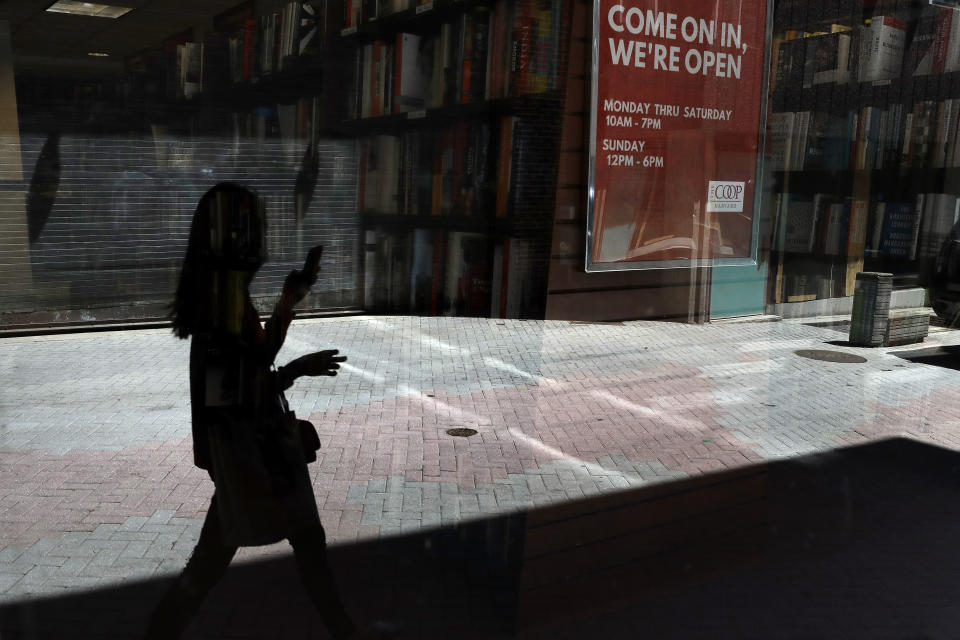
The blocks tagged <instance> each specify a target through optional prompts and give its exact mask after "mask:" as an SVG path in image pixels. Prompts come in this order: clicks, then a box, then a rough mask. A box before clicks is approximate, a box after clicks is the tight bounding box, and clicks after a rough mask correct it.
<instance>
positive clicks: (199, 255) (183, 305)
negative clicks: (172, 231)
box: [169, 182, 266, 338]
mask: <svg viewBox="0 0 960 640" xmlns="http://www.w3.org/2000/svg"><path fill="white" fill-rule="evenodd" d="M265 236H266V229H265V217H264V207H263V201H262V199H261V198H260V197H259V196H257V194H256V193H255V192H254V191H252V190H250V189H247V188H246V187H241V186H239V185H236V184H233V183H230V182H221V183H219V184H217V185H216V186H214V187H213V188H212V189H210V190H209V191H207V192H206V193H205V194H203V197H202V198H200V202H198V203H197V209H196V211H195V212H194V214H193V222H192V223H191V225H190V239H189V240H188V242H187V255H186V257H185V258H184V260H183V267H182V268H181V270H180V280H179V282H178V284H177V292H176V294H175V296H174V299H173V302H171V303H170V306H169V308H170V317H171V318H172V320H173V333H174V334H175V335H176V336H177V337H178V338H187V337H189V336H190V335H191V334H193V333H195V332H197V331H203V330H208V329H210V328H211V326H212V324H213V323H214V316H215V314H216V306H217V304H218V302H219V301H218V300H217V298H218V292H217V291H216V290H215V289H214V286H215V285H213V284H212V283H214V282H215V281H216V280H215V278H214V277H213V276H214V275H216V274H219V273H226V272H234V273H236V272H250V271H254V272H255V271H256V270H257V269H259V268H260V266H261V265H262V264H263V262H264V260H265V259H266V238H265Z"/></svg>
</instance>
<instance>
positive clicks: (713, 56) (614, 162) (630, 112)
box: [587, 0, 767, 270]
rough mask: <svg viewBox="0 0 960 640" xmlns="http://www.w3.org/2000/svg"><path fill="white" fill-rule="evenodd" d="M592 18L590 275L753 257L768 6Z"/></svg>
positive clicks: (604, 5)
mask: <svg viewBox="0 0 960 640" xmlns="http://www.w3.org/2000/svg"><path fill="white" fill-rule="evenodd" d="M594 17H595V27H594V38H595V40H594V91H593V101H592V104H591V107H592V126H591V133H592V139H591V156H592V158H591V183H590V202H589V215H590V223H589V225H588V230H587V234H588V237H587V251H588V255H587V269H588V270H604V269H631V268H650V267H654V266H658V267H659V266H665V265H664V263H667V265H666V266H683V265H685V264H691V262H690V261H692V260H715V259H725V258H729V259H736V258H740V259H750V258H751V256H752V254H751V251H752V249H753V247H752V240H753V227H754V224H753V222H754V215H755V212H754V194H755V189H756V170H757V155H758V143H759V125H760V114H761V107H762V104H763V73H764V66H763V65H764V45H765V38H766V23H767V3H766V0H714V1H713V2H709V1H708V2H704V1H703V0H666V1H664V0H626V1H623V2H616V1H613V0H595V5H594ZM652 263H657V264H652Z"/></svg>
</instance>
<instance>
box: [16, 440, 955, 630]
mask: <svg viewBox="0 0 960 640" xmlns="http://www.w3.org/2000/svg"><path fill="white" fill-rule="evenodd" d="M957 540H960V454H958V453H956V452H953V451H949V450H946V449H941V448H938V447H934V446H931V445H926V444H921V443H918V442H914V441H911V440H906V439H893V440H887V441H883V442H877V443H872V444H867V445H862V446H857V447H851V448H846V449H840V450H836V451H832V452H828V453H823V454H818V455H810V456H805V457H802V458H797V459H792V460H785V461H777V462H772V463H769V464H762V465H755V466H751V467H745V468H742V469H737V470H732V471H727V472H723V473H718V474H710V475H706V476H700V477H696V478H692V479H687V480H683V481H679V482H671V483H665V484H658V485H653V486H650V487H645V488H642V489H637V490H631V491H625V492H621V493H617V494H607V495H603V496H599V497H595V498H592V499H587V500H581V501H577V502H569V503H564V504H560V505H554V506H550V507H547V508H543V509H536V510H531V511H527V512H524V513H518V514H516V515H512V516H506V517H497V518H492V519H488V520H478V521H473V522H469V523H465V524H462V525H460V526H458V527H449V528H445V529H439V530H435V531H431V532H426V533H420V534H417V535H409V536H403V537H397V538H387V539H382V540H377V541H371V542H366V543H358V544H354V545H345V546H338V547H332V548H331V549H330V560H331V564H332V565H333V569H334V571H335V573H336V575H337V576H338V580H339V583H340V587H341V592H342V595H343V598H344V600H345V603H346V605H347V607H348V609H350V610H351V611H352V612H354V613H355V614H356V615H357V617H358V618H359V619H361V620H363V621H366V622H368V623H370V622H372V621H375V620H386V621H390V622H393V623H399V624H400V625H402V629H403V631H402V632H401V633H400V634H398V635H397V637H399V638H506V637H527V638H537V639H540V638H542V639H544V640H547V639H551V640H552V639H556V638H586V637H590V638H592V637H604V638H609V637H616V638H644V637H646V638H707V637H710V638H731V639H733V638H736V639H742V638H757V639H760V638H763V639H768V638H844V639H850V638H864V639H866V638H870V639H876V638H911V639H919V638H930V639H934V638H949V637H956V634H957V629H960V607H957V606H956V603H957V602H958V601H960V547H958V545H957V544H956V541H957ZM165 585H166V582H165V581H163V580H155V581H150V582H146V583H137V584H129V585H123V586H119V587H117V588H112V589H105V590H100V591H96V592H86V593H81V594H77V595H72V596H67V597H61V598H50V599H36V600H33V601H30V602H24V603H14V604H9V605H6V606H4V607H2V608H0V637H2V638H3V639H4V640H11V639H30V640H33V639H39V638H44V639H47V638H50V639H52V638H133V637H137V635H138V633H139V632H140V630H141V629H142V627H143V625H144V624H145V621H146V618H147V616H148V614H149V612H150V610H151V608H152V607H153V605H154V603H155V602H156V600H157V599H158V598H159V596H160V593H161V591H162V590H163V587H164V586H165ZM187 637H189V638H303V637H318V638H321V637H326V636H325V632H324V630H323V627H322V623H321V622H320V620H319V618H318V617H317V615H316V614H315V613H314V610H313V607H312V606H311V605H310V604H309V602H308V600H307V598H306V596H305V594H304V593H303V592H302V591H301V590H300V586H299V581H298V580H297V578H296V570H295V567H294V564H293V560H292V558H285V559H282V560H272V561H265V562H259V563H251V564H245V565H235V566H231V568H230V569H229V571H228V573H227V576H226V578H225V579H224V580H223V581H222V582H221V583H220V584H219V585H218V586H217V587H216V588H215V589H214V591H213V592H212V593H211V594H210V596H209V598H208V600H207V601H206V603H205V604H204V606H203V608H202V610H201V612H200V614H199V615H198V617H197V619H196V620H195V622H194V624H193V626H192V627H191V628H190V630H189V632H188V634H187Z"/></svg>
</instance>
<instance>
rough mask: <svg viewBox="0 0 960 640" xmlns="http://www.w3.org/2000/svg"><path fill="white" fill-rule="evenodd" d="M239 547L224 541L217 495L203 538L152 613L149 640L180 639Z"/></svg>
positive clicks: (211, 507) (209, 513) (202, 534)
mask: <svg viewBox="0 0 960 640" xmlns="http://www.w3.org/2000/svg"><path fill="white" fill-rule="evenodd" d="M236 552H237V548H236V547H234V546H230V545H227V544H225V543H224V541H223V534H222V533H221V531H220V518H219V515H218V512H217V496H216V494H214V496H213V499H211V500H210V509H209V510H208V511H207V517H206V519H204V521H203V528H202V529H201V530H200V539H199V540H198V541H197V546H196V547H194V549H193V554H191V556H190V559H189V560H187V566H186V567H185V568H184V570H183V573H181V574H180V576H179V577H178V578H177V580H176V581H175V582H174V583H173V586H171V587H170V589H169V590H168V591H167V593H166V594H165V595H164V596H163V599H161V600H160V604H158V605H157V608H156V609H155V610H154V612H153V616H152V617H151V619H150V626H149V627H147V634H146V636H145V638H146V640H161V639H164V640H170V639H174V638H179V637H180V636H181V635H182V634H183V632H184V630H185V629H186V628H187V626H188V625H189V624H190V620H191V619H193V616H194V614H195V613H196V612H197V609H199V608H200V604H201V603H202V602H203V599H204V597H206V595H207V593H208V592H209V591H210V589H211V588H213V585H215V584H216V583H217V581H219V580H220V578H221V577H223V574H224V573H225V572H226V570H227V565H229V564H230V560H231V559H232V558H233V556H234V554H235V553H236Z"/></svg>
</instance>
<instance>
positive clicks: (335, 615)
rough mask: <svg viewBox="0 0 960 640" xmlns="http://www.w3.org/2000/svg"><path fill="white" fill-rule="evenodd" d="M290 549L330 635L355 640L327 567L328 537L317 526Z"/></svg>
mask: <svg viewBox="0 0 960 640" xmlns="http://www.w3.org/2000/svg"><path fill="white" fill-rule="evenodd" d="M290 546H292V547H293V554H294V557H295V558H296V560H297V569H298V571H299V572H300V579H301V580H302V581H303V586H304V588H306V590H307V593H308V594H309V595H310V599H311V600H312V601H313V604H314V606H316V607H317V610H318V611H319V612H320V615H321V616H322V617H323V621H324V622H325V623H326V625H327V628H328V629H329V630H330V633H331V634H332V635H333V637H334V638H338V639H339V638H350V637H352V636H353V635H354V634H355V633H356V631H357V628H356V626H355V625H354V624H353V621H352V620H351V619H350V617H349V616H348V615H347V612H346V610H345V609H344V608H343V603H342V602H340V596H339V595H338V594H337V585H336V583H335V582H334V580H333V574H332V573H331V571H330V566H329V565H328V564H327V536H326V534H325V533H324V531H323V527H321V526H320V525H317V526H316V527H315V528H313V529H309V530H307V531H304V532H301V533H298V534H296V535H293V536H291V537H290Z"/></svg>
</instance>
